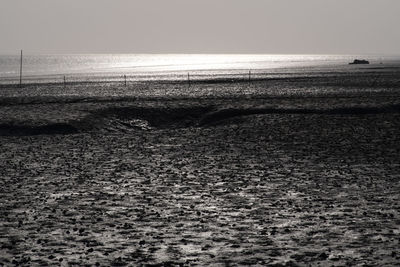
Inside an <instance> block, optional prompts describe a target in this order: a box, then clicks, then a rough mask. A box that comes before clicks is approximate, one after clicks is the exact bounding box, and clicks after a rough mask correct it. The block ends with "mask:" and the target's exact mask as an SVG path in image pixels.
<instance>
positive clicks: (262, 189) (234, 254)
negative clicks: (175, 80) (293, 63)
mask: <svg viewBox="0 0 400 267" xmlns="http://www.w3.org/2000/svg"><path fill="white" fill-rule="evenodd" d="M360 75H364V76H365V77H369V76H368V75H367V74H360ZM360 75H358V76H357V75H356V76H354V77H353V78H352V77H350V78H347V80H346V79H342V78H337V77H334V78H307V79H296V80H270V81H265V80H263V81H254V82H252V83H251V84H247V83H245V82H241V83H237V82H236V83H231V82H227V81H222V82H218V83H215V82H214V83H213V82H209V83H202V84H192V85H191V87H188V86H187V85H182V84H149V85H142V84H140V85H130V86H128V87H124V86H121V85H118V86H116V85H112V84H106V85H96V84H76V85H71V86H70V87H69V88H67V89H64V88H62V87H61V86H60V85H51V84H45V85H29V86H26V87H24V88H17V87H7V86H3V87H2V88H0V91H1V97H0V114H1V117H0V151H1V154H0V246H1V247H0V263H2V264H3V265H7V266H8V265H18V266H20V265H56V264H60V265H62V266H64V265H100V266H103V265H104V266H108V265H113V266H124V265H139V264H160V265H199V266H205V265H226V264H228V265H229V264H232V265H260V266H265V265H269V266H296V265H300V266H304V265H310V264H311V265H318V264H321V265H334V266H335V265H337V266H343V265H346V264H347V265H363V264H366V265H389V266H390V265H393V266H394V265H396V264H397V263H398V262H399V261H400V253H399V252H398V247H399V245H400V244H399V242H400V183H399V181H400V157H399V155H400V137H399V132H400V90H399V89H400V88H399V87H400V86H399V84H398V79H399V75H398V73H397V74H396V73H395V74H391V76H390V79H389V78H388V79H386V80H385V82H383V83H380V84H378V85H377V84H374V83H371V80H366V79H364V78H363V77H364V76H362V77H361V76H360ZM360 77H361V78H360ZM373 81H374V79H372V82H373ZM152 88H154V90H152ZM315 88H318V90H316V89H315Z"/></svg>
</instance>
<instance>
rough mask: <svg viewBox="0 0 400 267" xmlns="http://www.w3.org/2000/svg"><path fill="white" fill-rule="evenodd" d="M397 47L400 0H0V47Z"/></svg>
mask: <svg viewBox="0 0 400 267" xmlns="http://www.w3.org/2000/svg"><path fill="white" fill-rule="evenodd" d="M19 49H24V51H26V53H283V54H354V53H358V54H360V53H378V54H381V53H384V54H400V0H197V1H195V0H0V54H5V53H16V51H19Z"/></svg>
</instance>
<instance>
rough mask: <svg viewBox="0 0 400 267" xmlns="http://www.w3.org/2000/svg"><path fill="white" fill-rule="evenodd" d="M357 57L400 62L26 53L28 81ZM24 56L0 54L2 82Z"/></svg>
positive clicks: (144, 76)
mask: <svg viewBox="0 0 400 267" xmlns="http://www.w3.org/2000/svg"><path fill="white" fill-rule="evenodd" d="M355 58H363V59H368V60H369V61H370V62H371V63H372V64H381V63H384V64H399V63H400V56H371V55H369V56H366V55H196V54H188V55H185V54H93V55H24V57H23V79H24V81H44V82H46V81H52V80H60V79H61V78H62V77H63V76H64V75H66V76H67V77H68V79H69V80H77V81H78V80H85V79H100V78H101V79H103V80H112V79H116V78H118V77H121V75H128V76H129V77H130V79H131V80H132V79H134V80H135V79H136V80H154V79H167V80H174V79H178V80H179V79H184V77H186V74H187V73H188V72H190V74H191V75H192V77H195V76H215V75H242V74H244V73H247V72H248V70H251V71H252V72H253V73H255V74H256V73H257V72H262V71H265V72H268V73H271V74H276V75H277V74H279V73H286V74H287V73H299V72H307V71H308V72H310V71H311V72H318V71H335V70H338V69H340V68H344V69H346V68H349V65H348V63H349V62H351V61H352V60H353V59H355ZM19 69H20V56H19V54H17V55H3V56H0V83H14V82H17V81H18V80H19Z"/></svg>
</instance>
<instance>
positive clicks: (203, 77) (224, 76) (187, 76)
mask: <svg viewBox="0 0 400 267" xmlns="http://www.w3.org/2000/svg"><path fill="white" fill-rule="evenodd" d="M270 77H271V73H267V72H261V71H260V72H254V71H250V70H249V71H237V72H234V73H216V72H212V73H198V72H185V73H177V74H159V73H157V74H118V75H112V74H98V75H96V74H87V75H79V74H70V75H67V74H65V75H62V74H61V75H43V76H39V75H37V76H29V75H25V76H24V77H23V78H21V77H19V80H18V78H16V77H0V84H3V85H8V84H9V85H12V84H17V83H19V85H21V84H22V82H23V84H24V86H28V85H29V84H46V83H51V84H62V85H63V86H64V87H67V86H68V85H72V84H78V83H120V84H121V85H124V86H128V85H129V84H132V83H141V82H160V83H163V82H165V83H175V82H177V83H187V84H188V85H189V86H190V85H192V84H195V83H202V82H210V83H211V82H242V81H243V82H245V81H247V82H249V83H250V82H251V81H255V80H257V79H267V78H270Z"/></svg>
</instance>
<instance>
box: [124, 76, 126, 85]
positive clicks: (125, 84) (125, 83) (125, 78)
mask: <svg viewBox="0 0 400 267" xmlns="http://www.w3.org/2000/svg"><path fill="white" fill-rule="evenodd" d="M124 79H125V86H126V75H124Z"/></svg>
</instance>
